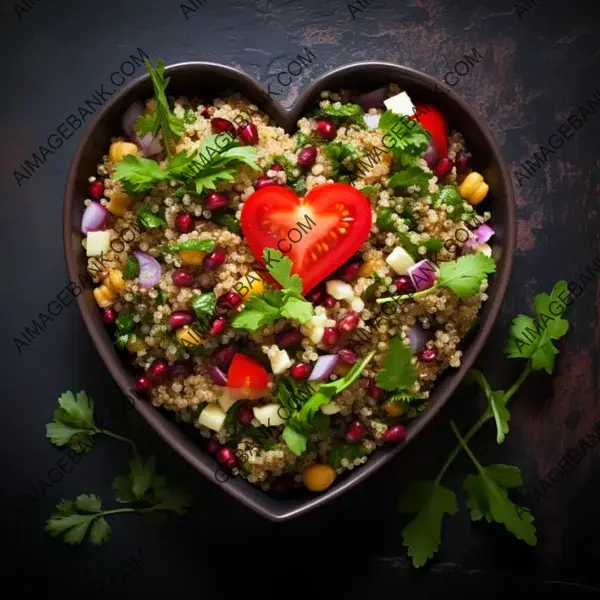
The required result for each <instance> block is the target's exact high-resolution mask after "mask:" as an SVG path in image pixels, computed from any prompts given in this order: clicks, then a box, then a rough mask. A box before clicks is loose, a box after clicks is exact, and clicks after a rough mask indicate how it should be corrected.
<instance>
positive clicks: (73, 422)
mask: <svg viewBox="0 0 600 600" xmlns="http://www.w3.org/2000/svg"><path fill="white" fill-rule="evenodd" d="M58 405H59V407H58V408H56V409H55V410H54V411H53V414H52V422H51V423H47V424H46V437H47V438H48V439H49V440H50V441H51V442H52V443H53V444H54V445H55V446H59V447H63V446H68V447H69V448H72V449H73V450H75V452H77V453H78V454H87V453H89V452H91V450H92V448H93V447H94V442H93V440H92V436H94V435H96V434H97V433H100V429H99V428H98V426H97V425H96V422H95V420H94V401H93V400H92V399H91V398H88V396H87V394H86V393H85V392H83V391H81V392H79V393H78V394H77V396H74V395H73V392H70V391H68V392H64V393H63V394H62V395H61V396H60V397H59V399H58Z"/></svg>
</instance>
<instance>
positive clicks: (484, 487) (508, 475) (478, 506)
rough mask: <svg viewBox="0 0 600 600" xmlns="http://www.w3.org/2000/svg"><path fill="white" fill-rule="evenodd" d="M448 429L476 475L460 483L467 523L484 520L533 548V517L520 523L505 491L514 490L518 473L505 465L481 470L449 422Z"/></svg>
mask: <svg viewBox="0 0 600 600" xmlns="http://www.w3.org/2000/svg"><path fill="white" fill-rule="evenodd" d="M450 425H451V426H452V429H453V430H454V433H455V434H456V437H457V438H458V441H459V443H460V445H461V446H462V447H463V450H464V451H465V452H466V453H467V454H468V455H469V458H470V459H471V461H472V462H473V464H474V465H475V466H476V467H477V470H478V471H479V474H478V475H468V476H467V478H466V479H465V481H464V483H463V489H464V490H465V492H467V494H468V499H467V507H468V508H469V509H470V510H471V519H473V520H474V521H476V520H479V519H481V518H482V517H483V516H485V518H486V519H487V521H488V522H492V521H493V522H495V523H500V524H502V525H504V526H505V527H506V529H507V530H508V531H510V532H511V533H512V534H513V535H514V536H515V537H517V538H518V539H520V540H523V541H524V542H525V543H527V544H529V545H530V546H535V544H536V543H537V538H536V535H535V534H536V531H535V527H534V525H533V524H532V522H533V517H532V516H531V515H530V514H529V513H527V514H526V518H525V519H522V518H521V516H520V514H519V512H518V511H517V506H516V505H515V504H514V503H513V502H512V500H510V498H509V497H508V493H507V491H506V487H516V486H518V485H520V484H521V483H522V481H521V477H520V473H519V475H518V477H517V471H518V469H516V467H513V468H511V467H507V466H506V465H494V466H493V467H494V468H492V469H489V468H488V467H482V466H481V465H480V464H479V461H478V460H477V459H476V458H475V455H474V454H473V453H472V452H471V450H470V448H469V447H468V445H467V444H466V442H465V441H464V440H463V438H462V436H461V435H460V433H459V432H458V430H457V429H456V426H455V425H454V423H453V422H451V423H450ZM507 484H508V485H507Z"/></svg>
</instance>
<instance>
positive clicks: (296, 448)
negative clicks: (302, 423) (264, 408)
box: [282, 423, 308, 456]
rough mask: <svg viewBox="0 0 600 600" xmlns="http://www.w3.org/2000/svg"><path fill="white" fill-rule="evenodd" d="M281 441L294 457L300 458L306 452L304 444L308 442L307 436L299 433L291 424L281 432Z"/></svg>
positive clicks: (301, 432)
mask: <svg viewBox="0 0 600 600" xmlns="http://www.w3.org/2000/svg"><path fill="white" fill-rule="evenodd" d="M282 437H283V441H284V442H285V443H286V445H287V447H288V448H289V449H290V451H291V452H293V453H294V454H295V455H296V456H301V455H302V454H304V452H306V444H307V442H308V434H307V433H305V432H303V431H299V430H298V429H296V428H295V427H294V426H293V425H292V424H290V423H288V424H287V425H286V426H285V428H284V430H283V434H282Z"/></svg>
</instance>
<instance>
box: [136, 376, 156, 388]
mask: <svg viewBox="0 0 600 600" xmlns="http://www.w3.org/2000/svg"><path fill="white" fill-rule="evenodd" d="M151 387H152V382H151V381H150V378H149V377H147V376H146V375H140V376H139V377H138V378H137V380H136V382H135V391H136V392H147V391H148V390H149V389H150V388H151Z"/></svg>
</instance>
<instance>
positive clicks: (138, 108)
mask: <svg viewBox="0 0 600 600" xmlns="http://www.w3.org/2000/svg"><path fill="white" fill-rule="evenodd" d="M143 113H144V105H143V104H142V103H141V102H140V101H137V102H134V103H133V104H132V105H131V106H130V107H129V108H128V109H127V110H126V111H125V112H124V113H123V116H122V117H121V127H122V128H123V131H124V132H125V133H126V134H127V136H128V137H132V134H133V126H134V125H135V122H136V121H137V120H138V117H139V116H140V115H142V114H143Z"/></svg>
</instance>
